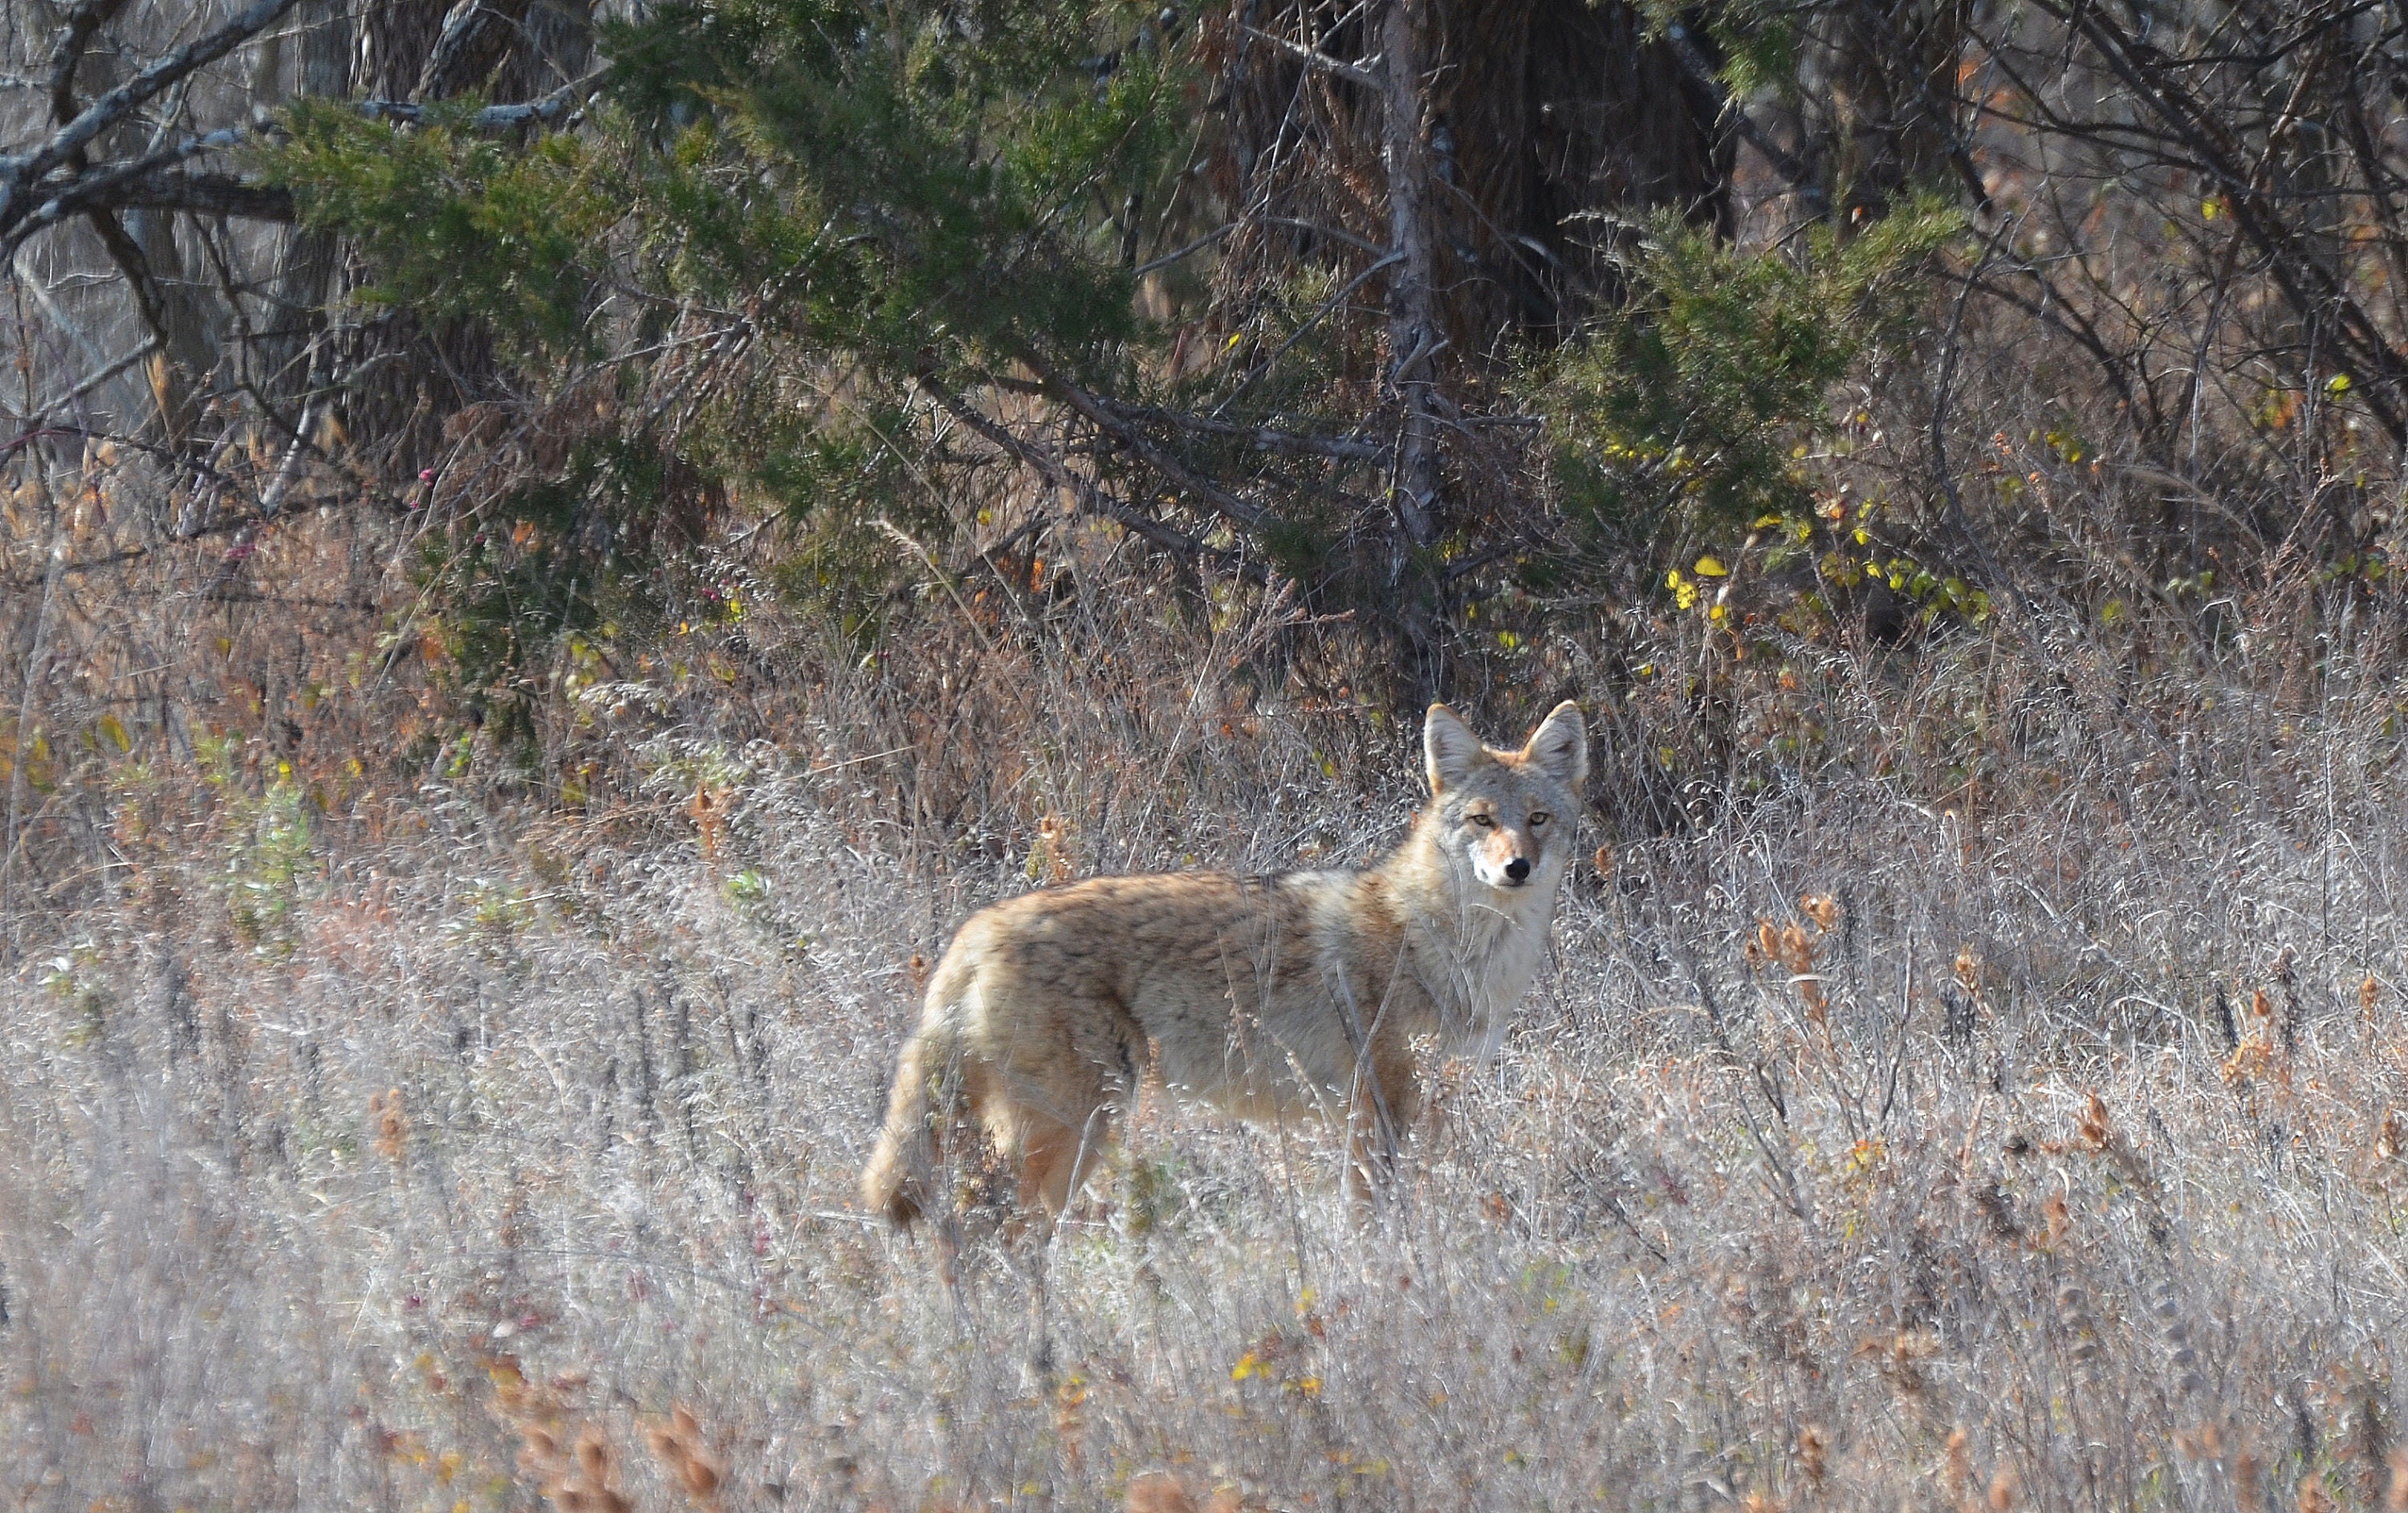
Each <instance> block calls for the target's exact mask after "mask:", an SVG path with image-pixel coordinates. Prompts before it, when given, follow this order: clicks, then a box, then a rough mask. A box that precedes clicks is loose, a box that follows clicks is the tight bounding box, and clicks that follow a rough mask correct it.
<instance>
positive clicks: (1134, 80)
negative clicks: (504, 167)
mask: <svg viewBox="0 0 2408 1513" xmlns="http://www.w3.org/2000/svg"><path fill="white" fill-rule="evenodd" d="M1136 14H1137V13H1136V12H1135V11H1133V10H1132V11H1128V12H1126V13H1125V14H1124V13H1123V12H1122V11H1121V10H1120V9H1119V8H1118V7H1109V6H1107V7H1082V6H1063V5H1058V4H1034V3H1024V0H990V3H987V4H984V5H979V6H972V7H912V6H900V5H898V6H888V5H868V4H862V3H848V0H748V3H738V4H732V5H709V6H705V5H695V4H678V5H670V6H666V7H661V8H660V9H658V10H656V11H654V12H653V13H652V16H651V18H650V19H649V20H647V21H643V22H640V23H634V24H623V25H619V26H615V27H612V28H610V29H609V35H608V36H607V37H606V42H605V45H606V47H607V49H608V50H609V52H610V54H611V56H612V57H614V58H616V59H618V60H619V62H618V64H617V67H616V70H615V72H614V73H613V75H612V77H611V80H610V84H609V89H610V92H611V93H612V96H613V98H614V99H615V100H617V101H618V102H619V103H620V106H621V107H622V109H623V111H624V115H623V118H622V125H623V128H624V131H625V133H626V134H627V139H628V141H629V142H630V144H631V146H633V147H635V148H636V150H635V151H634V162H635V164H636V166H637V169H638V178H636V180H635V183H636V190H637V193H638V202H637V206H636V214H637V218H638V221H639V223H640V224H641V226H642V228H643V231H644V234H645V236H646V250H647V253H648V256H649V258H650V260H651V265H652V269H653V270H654V273H655V275H656V277H658V278H659V279H660V280H661V281H662V282H663V284H664V285H666V286H667V287H669V288H672V289H675V290H677V291H679V292H680V293H688V294H691V295H693V296H694V297H697V298H702V299H709V300H715V301H736V300H739V299H743V298H746V297H753V298H759V297H760V296H763V295H770V296H772V297H773V299H774V303H773V304H765V305H764V306H762V307H761V315H762V317H763V319H765V320H766V321H769V322H771V323H772V324H773V325H774V326H776V327H777V328H778V329H779V330H780V331H781V334H783V335H787V336H788V337H790V338H797V339H799V341H800V342H801V344H802V350H803V353H806V354H810V355H813V356H827V355H836V354H841V355H843V356H846V357H848V358H851V359H853V360H854V361H860V362H866V363H867V364H870V365H872V366H873V367H874V368H876V369H878V370H880V373H881V376H882V377H884V378H890V379H896V378H909V377H910V376H911V375H912V374H914V373H916V372H921V371H935V372H939V373H942V372H949V371H953V370H955V369H957V368H959V367H961V366H963V365H965V364H992V363H996V362H1000V361H1008V360H1010V359H1012V358H1015V357H1018V356H1022V355H1025V354H1028V353H1038V354H1041V355H1043V356H1044V357H1046V358H1048V359H1049V360H1051V361H1054V362H1058V363H1064V364H1069V365H1071V366H1073V367H1076V368H1081V369H1093V368H1095V367H1097V366H1098V365H1101V364H1109V363H1110V362H1111V360H1112V358H1113V356H1114V355H1115V354H1114V352H1113V348H1114V346H1115V344H1117V343H1118V342H1120V341H1122V340H1124V339H1125V338H1126V337H1127V336H1128V335H1131V334H1132V332H1133V327H1134V322H1133V318H1132V316H1131V313H1130V311H1131V302H1130V298H1129V295H1130V290H1131V286H1130V281H1129V278H1128V274H1127V272H1126V270H1125V268H1124V267H1123V266H1122V265H1121V260H1120V258H1119V257H1118V255H1117V253H1118V248H1117V245H1116V242H1117V238H1116V236H1114V235H1113V233H1112V230H1111V224H1110V218H1111V207H1113V205H1114V204H1115V203H1116V202H1117V200H1118V199H1119V198H1120V197H1122V196H1124V195H1125V194H1126V193H1127V191H1128V189H1129V187H1130V186H1131V185H1132V184H1133V183H1140V182H1143V181H1145V180H1146V179H1148V178H1151V177H1152V176H1153V175H1154V174H1156V173H1158V172H1159V171H1160V167H1161V164H1162V162H1163V160H1164V159H1165V158H1166V157H1167V156H1168V153H1169V152H1170V151H1171V150H1173V148H1174V147H1175V146H1176V145H1177V140H1178V138H1177V136H1176V131H1175V127H1176V124H1177V121H1179V119H1180V118H1181V114H1182V112H1181V110H1180V108H1179V106H1180V100H1179V97H1178V92H1177V84H1178V79H1176V77H1175V75H1174V74H1173V72H1172V71H1171V70H1169V69H1168V67H1167V66H1166V65H1165V64H1164V62H1163V60H1162V58H1161V57H1160V55H1159V53H1158V52H1156V51H1154V50H1126V51H1124V52H1121V53H1119V54H1117V55H1116V56H1115V57H1114V59H1113V62H1112V64H1111V67H1110V69H1109V71H1106V72H1103V73H1102V75H1101V77H1100V78H1099V77H1098V69H1097V66H1091V65H1090V64H1091V63H1092V60H1094V59H1095V58H1097V56H1098V55H1099V54H1103V53H1105V52H1106V50H1108V49H1110V48H1111V46H1112V44H1113V42H1114V41H1115V40H1116V39H1117V38H1119V37H1121V36H1126V35H1128V34H1129V33H1130V32H1131V31H1132V30H1133V29H1134V27H1135V24H1136V23H1135V19H1134V18H1135V16H1136ZM798 355H799V354H798Z"/></svg>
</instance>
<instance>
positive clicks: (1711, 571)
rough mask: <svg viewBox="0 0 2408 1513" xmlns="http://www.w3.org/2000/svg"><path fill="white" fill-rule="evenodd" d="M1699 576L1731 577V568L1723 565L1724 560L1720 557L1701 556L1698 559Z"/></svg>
mask: <svg viewBox="0 0 2408 1513" xmlns="http://www.w3.org/2000/svg"><path fill="white" fill-rule="evenodd" d="M1698 576H1699V578H1728V577H1730V569H1729V568H1727V567H1725V566H1724V565H1723V560H1722V559H1721V558H1720V557H1700V558H1699V559H1698Z"/></svg>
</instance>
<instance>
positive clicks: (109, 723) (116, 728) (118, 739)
mask: <svg viewBox="0 0 2408 1513" xmlns="http://www.w3.org/2000/svg"><path fill="white" fill-rule="evenodd" d="M100 733H101V734H102V735H106V736H108V744H109V745H111V746H113V747H116V748H117V749H119V750H120V751H122V750H124V749H127V748H128V747H130V746H132V745H133V744H134V743H133V742H132V741H131V740H128V739H127V738H126V735H125V727H124V725H122V724H121V723H120V722H119V721H118V718H117V717H116V716H115V715H103V716H101V717H100Z"/></svg>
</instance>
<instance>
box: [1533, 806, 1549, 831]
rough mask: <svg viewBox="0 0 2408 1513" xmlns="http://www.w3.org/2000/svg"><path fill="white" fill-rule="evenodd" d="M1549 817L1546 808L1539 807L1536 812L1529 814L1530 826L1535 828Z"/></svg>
mask: <svg viewBox="0 0 2408 1513" xmlns="http://www.w3.org/2000/svg"><path fill="white" fill-rule="evenodd" d="M1551 818H1552V816H1550V815H1549V814H1548V813H1547V811H1546V810H1544V809H1541V810H1540V811H1539V812H1538V813H1536V814H1534V815H1532V816H1530V828H1531V829H1533V830H1536V829H1538V828H1539V827H1540V826H1541V825H1542V824H1545V823H1546V822H1547V821H1548V820H1549V819H1551Z"/></svg>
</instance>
